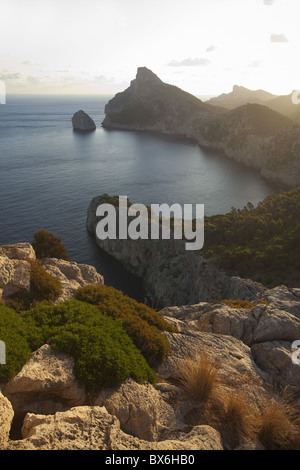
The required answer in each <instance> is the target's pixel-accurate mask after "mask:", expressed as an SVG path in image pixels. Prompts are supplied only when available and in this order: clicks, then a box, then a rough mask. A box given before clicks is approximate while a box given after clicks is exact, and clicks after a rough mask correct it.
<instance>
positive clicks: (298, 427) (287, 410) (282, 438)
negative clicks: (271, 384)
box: [258, 393, 300, 450]
mask: <svg viewBox="0 0 300 470" xmlns="http://www.w3.org/2000/svg"><path fill="white" fill-rule="evenodd" d="M258 438H259V440H260V441H261V443H262V444H263V445H264V446H265V447H266V448H267V449H268V450H300V406H299V404H297V403H296V402H295V401H294V400H293V398H292V397H291V396H289V395H288V394H286V393H284V394H283V396H281V397H279V398H274V397H270V398H269V400H268V401H266V403H264V407H263V410H262V413H261V416H260V423H259V432H258Z"/></svg>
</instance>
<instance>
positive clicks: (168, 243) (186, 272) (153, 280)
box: [86, 196, 263, 307]
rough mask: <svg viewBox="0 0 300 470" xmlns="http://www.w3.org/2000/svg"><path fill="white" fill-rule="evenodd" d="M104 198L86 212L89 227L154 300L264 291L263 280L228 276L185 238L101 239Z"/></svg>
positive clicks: (206, 298)
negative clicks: (193, 249) (98, 231)
mask: <svg viewBox="0 0 300 470" xmlns="http://www.w3.org/2000/svg"><path fill="white" fill-rule="evenodd" d="M102 202H103V198H102V196H98V197H95V198H93V199H92V201H91V203H90V205H89V208H88V213H87V221H86V226H87V230H88V231H89V233H91V234H92V235H93V236H94V237H95V241H96V243H97V245H98V246H99V247H100V248H102V249H103V250H104V251H106V252H107V253H109V254H111V255H112V256H113V257H114V258H116V259H117V260H118V261H120V262H121V263H122V264H123V265H125V266H126V267H128V268H129V269H130V270H131V271H132V272H133V273H134V274H135V275H136V276H138V277H140V278H142V279H143V281H144V284H145V288H146V290H147V291H148V293H149V295H150V297H152V298H153V301H154V304H156V303H158V304H159V305H161V306H164V307H165V306H170V305H185V304H193V303H197V302H200V301H212V300H220V299H224V298H234V299H247V298H249V297H250V296H252V295H253V294H254V293H258V292H262V290H263V287H262V286H261V285H260V284H258V283H255V282H253V281H251V280H246V279H241V278H239V277H231V276H228V275H227V274H226V273H225V272H223V271H221V270H219V269H217V268H216V267H214V266H213V265H212V264H210V263H208V262H207V260H205V259H204V258H203V257H202V256H201V255H200V254H199V253H197V254H195V253H194V252H191V251H186V250H185V242H184V241H183V240H174V239H171V240H162V239H159V240H151V239H149V240H142V239H139V240H131V239H130V238H128V239H126V240H121V239H116V240H113V239H108V238H107V239H106V240H100V239H99V238H98V237H97V235H96V225H97V223H98V221H99V220H100V219H99V217H97V216H96V209H97V207H98V205H99V204H101V203H102ZM117 217H118V210H117ZM117 220H118V219H117ZM117 224H118V222H117Z"/></svg>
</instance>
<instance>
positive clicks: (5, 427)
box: [0, 391, 14, 450]
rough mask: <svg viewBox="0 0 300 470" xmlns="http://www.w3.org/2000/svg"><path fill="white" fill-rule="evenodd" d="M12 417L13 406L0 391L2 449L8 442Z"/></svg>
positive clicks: (0, 442) (0, 447) (0, 437)
mask: <svg viewBox="0 0 300 470" xmlns="http://www.w3.org/2000/svg"><path fill="white" fill-rule="evenodd" d="M13 417H14V410H13V407H12V405H11V403H10V402H9V400H8V399H7V398H6V397H4V396H3V395H2V393H1V391H0V450H4V449H5V448H6V446H7V444H8V439H9V433H10V428H11V424H12V420H13Z"/></svg>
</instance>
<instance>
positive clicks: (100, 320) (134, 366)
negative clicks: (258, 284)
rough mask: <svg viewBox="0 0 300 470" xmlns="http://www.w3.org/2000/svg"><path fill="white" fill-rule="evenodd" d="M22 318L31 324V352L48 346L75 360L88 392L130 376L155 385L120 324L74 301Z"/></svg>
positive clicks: (36, 310) (36, 309) (38, 308)
mask: <svg viewBox="0 0 300 470" xmlns="http://www.w3.org/2000/svg"><path fill="white" fill-rule="evenodd" d="M22 317H23V318H24V319H26V320H27V319H29V320H30V321H33V322H34V325H35V329H33V330H31V331H29V333H28V343H29V345H30V347H31V349H37V348H38V347H40V346H41V345H43V344H45V343H48V344H50V345H51V346H52V347H53V348H54V349H55V350H58V351H61V352H65V353H67V354H70V355H71V356H73V357H74V360H75V373H76V377H77V379H78V380H79V382H80V383H82V384H84V385H85V386H86V387H87V389H88V390H89V391H91V392H95V391H97V390H98V389H99V388H101V387H113V386H117V385H119V384H121V383H122V382H124V381H125V380H126V379H127V378H128V377H131V378H132V379H134V380H135V381H137V382H140V383H141V382H143V381H148V382H150V383H152V384H154V383H155V373H154V371H153V370H152V369H151V368H150V366H149V365H148V364H147V362H146V360H145V359H144V357H143V356H142V354H141V353H140V351H139V350H138V349H137V348H136V346H135V345H134V344H133V342H132V340H131V339H130V338H129V336H128V334H127V333H126V331H125V330H124V328H123V327H122V325H121V324H120V323H119V322H117V321H115V320H114V319H113V318H109V317H108V316H106V315H103V314H101V313H100V312H99V310H98V309H97V308H96V307H94V306H92V305H88V304H87V303H84V302H80V301H77V300H75V299H72V300H68V301H65V302H61V303H59V304H58V305H54V304H52V305H36V306H35V307H34V308H32V309H30V310H29V311H27V312H24V313H23V315H22Z"/></svg>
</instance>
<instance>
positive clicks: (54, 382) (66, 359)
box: [3, 344, 86, 414]
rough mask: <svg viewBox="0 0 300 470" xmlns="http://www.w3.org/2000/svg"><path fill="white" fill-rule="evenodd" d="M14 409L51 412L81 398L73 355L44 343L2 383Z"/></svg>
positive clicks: (83, 391)
mask: <svg viewBox="0 0 300 470" xmlns="http://www.w3.org/2000/svg"><path fill="white" fill-rule="evenodd" d="M3 391H4V394H5V395H6V397H8V399H9V400H10V402H11V403H12V405H13V407H14V410H15V411H18V412H21V411H22V412H34V413H43V414H45V413H53V412H55V411H57V410H61V409H65V408H70V407H71V406H75V405H76V406H77V405H81V404H83V403H84V402H85V399H86V393H85V389H84V388H83V387H81V386H80V385H79V384H78V382H77V380H76V378H75V372H74V359H73V358H72V357H71V356H69V355H67V354H63V353H58V352H56V351H54V350H53V349H52V348H51V346H49V345H48V344H45V345H44V346H42V347H41V348H39V349H38V350H37V351H35V352H34V353H32V354H31V357H30V359H29V361H28V362H27V363H26V364H25V365H24V366H23V368H22V369H21V371H20V372H19V373H18V374H17V375H16V376H15V377H14V378H13V379H12V380H11V381H10V382H8V383H7V384H6V385H5V386H4V387H3Z"/></svg>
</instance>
